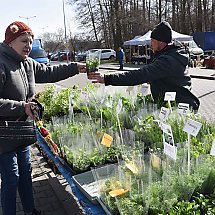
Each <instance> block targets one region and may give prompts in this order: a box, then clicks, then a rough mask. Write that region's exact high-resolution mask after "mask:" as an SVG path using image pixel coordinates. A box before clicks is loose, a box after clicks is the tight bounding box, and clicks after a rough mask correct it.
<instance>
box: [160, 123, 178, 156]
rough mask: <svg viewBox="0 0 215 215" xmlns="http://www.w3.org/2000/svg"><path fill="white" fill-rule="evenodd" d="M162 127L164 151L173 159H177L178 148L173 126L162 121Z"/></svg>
mask: <svg viewBox="0 0 215 215" xmlns="http://www.w3.org/2000/svg"><path fill="white" fill-rule="evenodd" d="M161 129H162V130H163V143H164V153H165V154H166V155H167V156H169V157H170V158H172V159H173V160H176V157H177V148H176V147H175V143H174V138H173V135H172V128H171V126H170V125H167V124H164V123H162V124H161Z"/></svg>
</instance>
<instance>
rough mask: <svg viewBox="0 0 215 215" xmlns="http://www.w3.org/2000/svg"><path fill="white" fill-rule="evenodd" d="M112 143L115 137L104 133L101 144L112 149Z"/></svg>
mask: <svg viewBox="0 0 215 215" xmlns="http://www.w3.org/2000/svg"><path fill="white" fill-rule="evenodd" d="M112 142H113V137H112V136H110V135H109V134H106V133H104V135H103V138H102V142H101V144H102V145H105V146H107V147H110V146H111V144H112Z"/></svg>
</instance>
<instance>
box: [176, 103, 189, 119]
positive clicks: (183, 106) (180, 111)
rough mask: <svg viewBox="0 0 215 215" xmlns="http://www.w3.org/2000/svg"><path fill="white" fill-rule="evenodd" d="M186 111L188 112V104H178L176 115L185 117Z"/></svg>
mask: <svg viewBox="0 0 215 215" xmlns="http://www.w3.org/2000/svg"><path fill="white" fill-rule="evenodd" d="M188 111H189V104H187V103H179V104H178V109H177V112H178V114H180V115H182V116H185V115H187V113H188Z"/></svg>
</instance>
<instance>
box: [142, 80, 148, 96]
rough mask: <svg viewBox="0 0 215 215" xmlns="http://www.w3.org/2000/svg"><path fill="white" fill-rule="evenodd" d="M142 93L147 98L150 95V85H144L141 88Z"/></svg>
mask: <svg viewBox="0 0 215 215" xmlns="http://www.w3.org/2000/svg"><path fill="white" fill-rule="evenodd" d="M140 93H141V94H142V95H143V96H147V95H149V94H150V93H149V85H148V84H146V83H145V84H142V85H141V87H140Z"/></svg>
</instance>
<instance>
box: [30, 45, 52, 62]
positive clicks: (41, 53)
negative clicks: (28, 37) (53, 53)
mask: <svg viewBox="0 0 215 215" xmlns="http://www.w3.org/2000/svg"><path fill="white" fill-rule="evenodd" d="M29 57H31V58H33V59H34V60H36V61H37V62H39V63H44V64H47V65H48V64H49V63H50V62H49V59H48V56H47V54H46V52H45V50H44V49H43V48H39V47H36V48H32V50H31V52H30V54H29Z"/></svg>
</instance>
